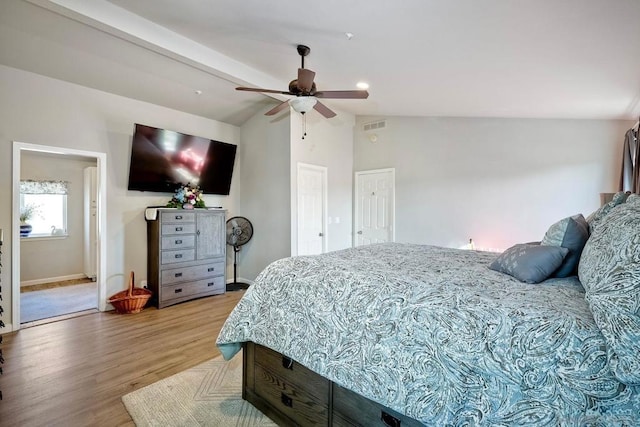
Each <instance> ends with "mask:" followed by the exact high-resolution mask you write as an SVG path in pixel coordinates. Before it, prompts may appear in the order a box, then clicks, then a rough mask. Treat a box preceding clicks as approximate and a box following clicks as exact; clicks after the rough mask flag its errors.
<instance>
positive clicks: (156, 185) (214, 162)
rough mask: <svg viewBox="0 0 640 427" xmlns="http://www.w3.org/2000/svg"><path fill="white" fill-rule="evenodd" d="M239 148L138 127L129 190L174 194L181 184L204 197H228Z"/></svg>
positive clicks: (165, 131)
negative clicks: (193, 189) (203, 194)
mask: <svg viewBox="0 0 640 427" xmlns="http://www.w3.org/2000/svg"><path fill="white" fill-rule="evenodd" d="M236 148H237V147H236V146H235V145H233V144H228V143H226V142H220V141H214V140H210V139H206V138H201V137H198V136H193V135H185V134H182V133H179V132H174V131H172V130H166V129H158V128H154V127H151V126H145V125H140V124H136V125H135V130H134V134H133V142H132V144H131V164H130V166H129V187H128V188H129V190H139V191H157V192H165V193H171V192H173V191H175V190H176V188H177V187H178V186H179V185H180V184H187V183H191V184H193V185H199V186H200V189H201V190H202V191H203V193H205V194H225V195H226V194H229V189H230V187H231V177H232V175H233V164H234V162H235V158H236Z"/></svg>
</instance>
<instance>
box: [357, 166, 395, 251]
mask: <svg viewBox="0 0 640 427" xmlns="http://www.w3.org/2000/svg"><path fill="white" fill-rule="evenodd" d="M389 172H391V184H392V187H391V188H392V189H393V195H392V197H391V200H390V202H391V203H390V206H389V208H390V210H391V212H390V213H389V215H390V219H389V224H390V225H391V241H392V242H395V241H396V169H395V168H385V169H371V170H365V171H359V172H356V173H355V179H354V199H353V202H354V203H353V247H354V248H355V247H356V246H358V245H357V243H358V234H357V233H358V229H359V228H360V220H359V218H360V215H358V213H359V212H358V209H359V207H358V200H359V199H360V185H359V183H360V178H361V177H362V176H363V175H374V174H379V173H389Z"/></svg>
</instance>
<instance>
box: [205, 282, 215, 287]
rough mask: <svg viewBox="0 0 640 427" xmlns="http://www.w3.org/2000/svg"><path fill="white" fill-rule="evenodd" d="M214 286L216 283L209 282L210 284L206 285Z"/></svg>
mask: <svg viewBox="0 0 640 427" xmlns="http://www.w3.org/2000/svg"><path fill="white" fill-rule="evenodd" d="M215 284H216V282H210V283H207V286H213V285H215Z"/></svg>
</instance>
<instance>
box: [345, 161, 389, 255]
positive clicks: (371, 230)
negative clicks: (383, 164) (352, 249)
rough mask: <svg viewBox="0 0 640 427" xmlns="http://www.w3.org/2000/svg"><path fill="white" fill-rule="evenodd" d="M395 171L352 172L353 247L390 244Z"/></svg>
mask: <svg viewBox="0 0 640 427" xmlns="http://www.w3.org/2000/svg"><path fill="white" fill-rule="evenodd" d="M394 218H395V169H379V170H371V171H364V172H356V213H355V224H354V225H355V231H356V234H355V239H354V244H355V246H360V245H369V244H371V243H383V242H393V241H394V240H395V231H394V228H395V227H394V221H395V220H394Z"/></svg>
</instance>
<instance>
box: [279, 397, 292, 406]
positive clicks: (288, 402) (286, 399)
mask: <svg viewBox="0 0 640 427" xmlns="http://www.w3.org/2000/svg"><path fill="white" fill-rule="evenodd" d="M280 401H281V402H282V404H283V405H284V406H288V407H289V408H291V407H292V406H293V399H291V398H290V397H289V396H287V395H286V394H284V393H280Z"/></svg>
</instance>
